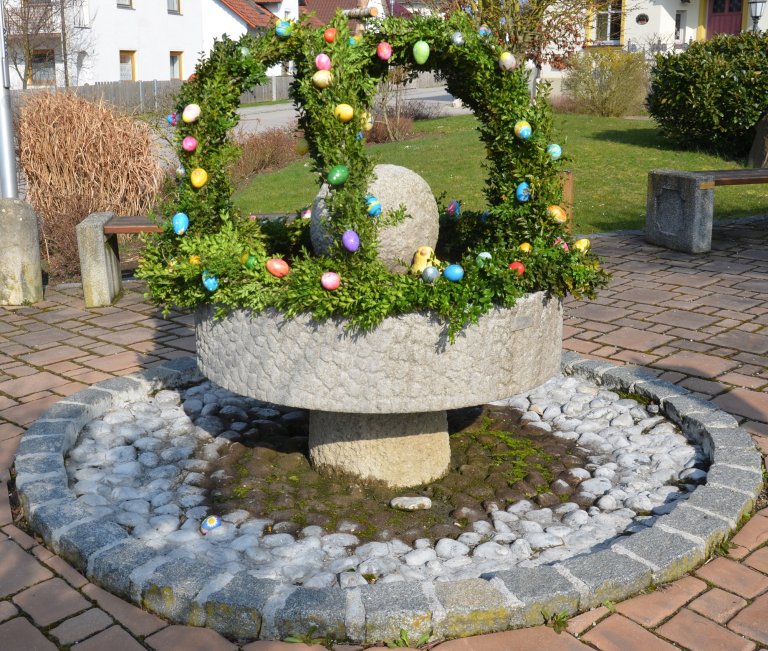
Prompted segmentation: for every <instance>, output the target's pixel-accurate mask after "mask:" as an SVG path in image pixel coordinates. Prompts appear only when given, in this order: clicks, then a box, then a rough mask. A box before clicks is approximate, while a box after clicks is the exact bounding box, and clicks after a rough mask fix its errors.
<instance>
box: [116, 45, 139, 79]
mask: <svg viewBox="0 0 768 651" xmlns="http://www.w3.org/2000/svg"><path fill="white" fill-rule="evenodd" d="M135 64H136V52H134V51H133V50H120V81H136V65H135Z"/></svg>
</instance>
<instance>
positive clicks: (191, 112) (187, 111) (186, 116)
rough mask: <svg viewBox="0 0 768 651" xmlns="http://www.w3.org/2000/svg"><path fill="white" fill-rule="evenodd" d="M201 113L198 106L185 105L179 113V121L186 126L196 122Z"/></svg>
mask: <svg viewBox="0 0 768 651" xmlns="http://www.w3.org/2000/svg"><path fill="white" fill-rule="evenodd" d="M201 112H202V111H201V110H200V105H199V104H187V105H186V106H185V107H184V111H182V113H181V119H182V120H183V121H184V122H186V123H187V124H189V123H191V122H197V119H198V118H199V117H200V113H201Z"/></svg>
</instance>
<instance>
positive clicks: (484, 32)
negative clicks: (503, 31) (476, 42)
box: [477, 25, 493, 36]
mask: <svg viewBox="0 0 768 651" xmlns="http://www.w3.org/2000/svg"><path fill="white" fill-rule="evenodd" d="M477 33H478V34H480V36H490V35H491V34H492V33H493V32H492V31H491V28H490V27H488V25H480V29H478V30H477Z"/></svg>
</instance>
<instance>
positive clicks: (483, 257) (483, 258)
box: [475, 251, 493, 269]
mask: <svg viewBox="0 0 768 651" xmlns="http://www.w3.org/2000/svg"><path fill="white" fill-rule="evenodd" d="M492 257H493V256H491V254H490V253H488V251H482V252H481V253H478V254H477V257H476V258H475V264H476V265H477V266H478V267H480V268H481V269H482V268H483V267H484V266H485V263H486V262H488V261H489V260H490V259H491V258H492Z"/></svg>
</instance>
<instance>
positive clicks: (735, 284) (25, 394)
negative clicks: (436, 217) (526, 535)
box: [0, 219, 768, 651]
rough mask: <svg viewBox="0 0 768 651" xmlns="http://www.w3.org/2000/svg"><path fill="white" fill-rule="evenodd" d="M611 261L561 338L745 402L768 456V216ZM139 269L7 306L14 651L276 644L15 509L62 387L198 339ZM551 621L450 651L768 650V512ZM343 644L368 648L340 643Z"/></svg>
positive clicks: (3, 518) (5, 519) (4, 414)
mask: <svg viewBox="0 0 768 651" xmlns="http://www.w3.org/2000/svg"><path fill="white" fill-rule="evenodd" d="M593 248H594V250H595V251H596V252H597V253H598V254H599V255H600V256H601V257H602V258H603V260H604V262H605V264H606V267H607V268H608V269H609V270H610V271H611V272H612V273H613V280H612V282H611V285H610V287H609V288H608V289H606V290H605V291H603V292H601V294H600V296H599V297H598V298H597V299H596V300H594V301H574V300H569V301H567V303H566V309H565V322H564V341H563V345H564V348H565V349H567V350H572V351H576V352H578V353H580V354H581V355H583V356H585V357H588V358H596V359H608V360H610V361H612V362H613V363H616V364H622V363H628V364H642V365H645V366H647V367H648V368H650V369H652V370H655V372H656V373H657V374H658V376H659V377H660V378H662V379H665V380H667V381H670V382H674V383H678V384H680V385H681V386H684V387H686V388H688V389H689V390H690V391H693V392H694V394H695V395H698V396H700V397H702V398H705V399H713V400H714V402H715V403H716V404H717V405H718V406H719V407H720V408H721V409H724V410H725V411H728V412H729V413H731V414H733V415H734V416H735V417H736V418H737V419H738V420H739V421H740V423H741V424H742V426H743V427H744V428H745V429H747V430H748V431H749V432H751V433H752V435H753V438H754V440H755V442H756V443H757V445H758V446H759V447H760V448H761V449H762V450H763V451H765V452H766V453H768V219H765V220H762V221H744V222H741V223H736V224H729V225H722V226H718V227H717V228H715V232H714V236H713V250H712V251H711V252H710V253H708V254H703V255H696V256H693V255H687V254H684V253H677V252H673V251H667V250H665V249H661V248H658V247H654V246H650V245H648V244H645V243H644V242H643V240H642V236H641V235H640V234H638V233H616V234H610V235H601V236H596V237H594V238H593ZM142 294H143V287H142V285H141V284H140V283H137V282H129V283H127V284H126V287H125V292H124V294H123V296H122V297H121V299H120V301H119V302H118V303H117V304H116V305H114V306H111V307H105V308H97V309H92V310H87V309H85V306H84V304H83V300H82V295H81V290H80V288H79V287H77V286H66V287H57V288H47V289H46V292H45V301H43V302H41V303H39V304H36V305H31V306H23V307H17V308H2V307H0V648H1V649H2V650H3V651H16V650H18V651H22V650H23V651H47V650H49V649H51V650H54V649H65V648H66V649H71V650H72V651H104V650H107V649H108V650H110V651H123V650H125V651H134V650H139V651H140V650H144V651H147V650H151V651H189V650H193V649H196V648H200V649H206V651H213V650H216V649H221V650H222V651H223V650H225V649H231V650H235V649H241V650H244V651H259V650H263V651H269V650H270V649H274V650H275V651H277V650H278V649H294V650H296V651H301V649H305V650H306V649H320V648H322V647H319V646H317V645H315V646H314V647H310V646H308V645H301V644H290V645H289V644H284V643H281V642H250V643H248V642H243V643H242V644H240V646H238V643H237V642H234V643H233V642H232V641H230V640H226V639H224V638H223V637H222V636H220V635H219V634H217V633H215V632H213V631H202V630H200V629H195V628H192V627H185V626H175V625H172V624H169V623H167V622H165V621H164V620H162V619H160V618H158V617H156V616H155V615H152V614H151V613H147V612H145V611H143V610H141V609H139V608H137V607H136V606H133V605H132V604H130V603H128V602H126V601H124V600H122V599H120V598H118V597H115V596H114V595H111V594H110V593H108V592H105V591H104V590H102V589H101V588H99V587H98V586H96V585H93V584H92V583H90V582H89V581H88V580H87V579H86V578H85V577H83V576H82V575H81V574H80V573H79V572H77V571H75V570H74V569H73V568H71V567H70V566H69V565H67V563H66V562H65V561H63V560H62V559H61V558H59V557H57V556H55V555H53V554H51V553H50V552H49V551H48V550H46V549H45V548H44V547H42V546H40V545H39V544H38V542H37V540H35V538H34V537H31V536H29V535H28V534H27V533H25V532H24V531H23V530H22V529H20V528H19V527H18V526H16V525H14V524H13V523H12V521H11V510H10V502H9V499H8V490H7V482H8V481H9V480H10V477H11V475H10V469H11V464H12V459H13V454H14V452H15V449H16V446H17V445H18V441H19V438H20V435H21V433H22V432H23V431H24V429H25V427H27V426H28V425H29V424H30V423H31V422H33V421H34V420H35V419H36V418H37V417H38V416H39V415H40V414H41V413H42V412H44V411H45V410H46V409H48V407H50V406H51V405H52V404H54V403H55V402H57V401H58V400H60V399H61V398H63V397H65V396H67V395H71V394H72V393H74V392H76V391H79V390H80V389H81V388H83V387H85V386H88V385H90V384H92V383H95V382H99V381H101V380H104V379H107V378H110V377H114V376H119V375H125V374H126V373H130V372H133V371H134V370H137V369H139V368H147V367H151V366H153V365H156V364H158V363H160V362H162V360H164V359H171V358H174V357H178V356H179V355H187V354H189V352H190V351H193V350H194V337H193V332H192V328H191V324H192V319H191V317H190V316H189V315H185V314H179V313H174V312H171V314H170V315H169V317H168V319H167V320H166V319H163V318H161V315H160V314H159V311H158V310H157V309H156V308H155V307H154V306H152V305H150V304H149V303H148V302H147V301H146V300H145V299H144V298H143V295H142ZM566 624H567V627H566V629H565V630H564V631H563V632H561V633H560V634H557V633H555V631H554V630H553V629H552V628H551V627H545V626H537V627H533V628H529V629H524V630H517V631H508V632H505V633H496V634H492V635H483V636H477V637H473V638H466V639H463V640H453V641H449V642H445V643H442V644H439V645H437V647H436V648H437V649H439V650H440V651H485V650H488V651H491V650H493V651H497V650H502V651H503V650H506V649H510V650H511V649H515V650H519V651H538V650H539V649H551V650H552V651H558V650H561V651H579V650H588V649H593V650H595V649H596V650H597V651H614V650H615V651H633V650H634V649H638V650H642V651H656V650H658V651H670V650H673V649H689V650H690V651H717V650H720V649H723V650H728V651H731V650H733V651H737V650H744V651H751V650H753V649H754V650H756V651H757V650H759V651H762V650H763V649H765V648H768V509H764V510H763V511H761V512H759V513H756V514H755V515H754V516H753V517H752V518H751V519H750V520H749V522H747V523H746V525H745V526H744V527H743V528H742V529H741V531H740V532H739V533H737V534H736V535H735V536H734V538H733V547H732V548H731V550H730V552H729V553H728V556H727V557H716V558H714V559H713V560H711V561H709V562H708V563H706V564H705V565H704V566H702V567H700V568H698V569H697V570H695V571H694V572H692V573H691V575H689V576H687V577H683V578H682V579H679V580H677V581H674V582H672V583H671V584H668V585H663V586H657V587H656V590H654V591H650V592H648V593H647V594H644V595H638V596H636V597H633V598H630V599H627V600H626V601H624V602H622V603H618V604H604V605H603V606H601V607H599V608H596V609H594V610H593V611H590V612H588V613H583V614H581V615H577V616H574V617H572V618H571V619H570V620H568V621H567V622H566ZM334 648H335V649H336V651H358V650H359V649H361V647H359V646H355V645H350V646H344V645H341V644H337V645H335V647H334Z"/></svg>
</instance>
